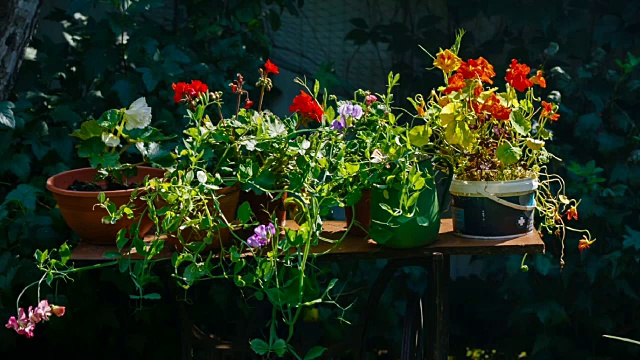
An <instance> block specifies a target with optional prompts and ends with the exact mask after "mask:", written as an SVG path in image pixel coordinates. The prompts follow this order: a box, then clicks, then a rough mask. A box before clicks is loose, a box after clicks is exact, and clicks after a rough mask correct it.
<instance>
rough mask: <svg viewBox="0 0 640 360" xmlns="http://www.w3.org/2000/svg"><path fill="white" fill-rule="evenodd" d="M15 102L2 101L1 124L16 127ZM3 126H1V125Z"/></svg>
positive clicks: (0, 109) (0, 103) (11, 127)
mask: <svg viewBox="0 0 640 360" xmlns="http://www.w3.org/2000/svg"><path fill="white" fill-rule="evenodd" d="M13 108H14V105H13V103H11V102H9V101H1V102H0V125H2V126H3V127H8V128H10V129H13V128H15V127H16V119H15V118H14V117H13V111H12V110H11V109H13ZM0 128H1V127H0Z"/></svg>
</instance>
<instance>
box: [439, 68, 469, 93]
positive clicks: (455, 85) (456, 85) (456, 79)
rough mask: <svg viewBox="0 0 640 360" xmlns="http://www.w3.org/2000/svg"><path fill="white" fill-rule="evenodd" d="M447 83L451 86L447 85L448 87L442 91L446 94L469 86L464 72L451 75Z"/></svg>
mask: <svg viewBox="0 0 640 360" xmlns="http://www.w3.org/2000/svg"><path fill="white" fill-rule="evenodd" d="M447 83H448V85H449V86H447V88H446V89H444V91H442V93H443V94H445V95H446V94H451V93H452V92H454V91H460V90H462V89H463V88H464V87H465V86H467V83H466V82H465V81H464V77H463V76H462V74H459V73H458V74H454V75H453V76H451V77H449V80H447Z"/></svg>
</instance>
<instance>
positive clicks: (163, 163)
mask: <svg viewBox="0 0 640 360" xmlns="http://www.w3.org/2000/svg"><path fill="white" fill-rule="evenodd" d="M136 148H137V149H138V150H139V151H140V152H141V153H142V155H143V156H144V157H146V158H147V159H149V161H150V162H151V163H152V164H154V165H156V166H159V167H162V168H169V167H171V166H173V165H174V164H175V158H174V157H173V155H172V154H171V152H169V151H167V150H166V149H164V148H163V147H162V146H161V145H160V144H158V143H155V142H152V143H149V144H144V145H142V144H140V146H136Z"/></svg>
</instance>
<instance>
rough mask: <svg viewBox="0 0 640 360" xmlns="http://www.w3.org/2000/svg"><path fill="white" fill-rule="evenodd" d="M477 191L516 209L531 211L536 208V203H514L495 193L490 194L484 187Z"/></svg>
mask: <svg viewBox="0 0 640 360" xmlns="http://www.w3.org/2000/svg"><path fill="white" fill-rule="evenodd" d="M477 191H478V192H479V193H480V194H481V195H482V196H485V197H487V198H489V199H491V200H493V201H495V202H497V203H499V204H502V205H504V206H507V207H510V208H512V209H516V210H523V211H531V210H535V208H536V206H535V205H520V204H514V203H512V202H508V201H507V200H504V199H500V198H499V197H497V196H495V195H494V194H489V193H488V192H486V191H485V190H484V189H477Z"/></svg>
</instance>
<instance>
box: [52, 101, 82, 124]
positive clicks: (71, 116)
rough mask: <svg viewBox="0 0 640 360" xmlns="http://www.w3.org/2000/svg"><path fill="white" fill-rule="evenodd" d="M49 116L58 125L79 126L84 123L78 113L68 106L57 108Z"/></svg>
mask: <svg viewBox="0 0 640 360" xmlns="http://www.w3.org/2000/svg"><path fill="white" fill-rule="evenodd" d="M49 115H50V116H51V118H52V119H53V121H55V122H56V123H58V124H78V123H81V122H82V121H83V119H82V117H81V116H80V115H78V113H77V112H75V111H73V110H71V108H69V107H68V106H66V105H62V106H58V107H56V108H55V109H53V111H51V113H50V114H49Z"/></svg>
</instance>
